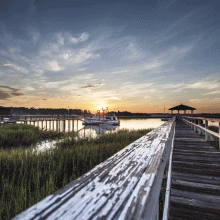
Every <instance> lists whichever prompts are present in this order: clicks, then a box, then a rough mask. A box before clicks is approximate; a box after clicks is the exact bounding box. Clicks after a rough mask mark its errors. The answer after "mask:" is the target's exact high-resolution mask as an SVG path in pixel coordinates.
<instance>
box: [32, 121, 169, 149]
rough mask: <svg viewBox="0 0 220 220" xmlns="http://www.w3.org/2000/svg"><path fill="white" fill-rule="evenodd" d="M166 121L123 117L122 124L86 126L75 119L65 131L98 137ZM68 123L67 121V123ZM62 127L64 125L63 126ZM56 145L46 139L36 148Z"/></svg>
mask: <svg viewBox="0 0 220 220" xmlns="http://www.w3.org/2000/svg"><path fill="white" fill-rule="evenodd" d="M163 123H165V122H164V121H161V119H121V120H120V126H113V125H104V124H102V125H99V126H95V125H87V126H84V125H83V124H82V121H78V122H77V121H75V122H74V124H72V126H70V129H69V128H68V126H65V131H66V132H67V131H70V132H72V131H74V132H77V131H78V132H77V133H78V136H79V137H81V138H96V137H97V135H100V134H104V133H108V132H116V131H118V130H121V129H128V130H138V129H148V128H157V127H159V126H160V125H162V124H163ZM65 124H66V125H67V123H65ZM61 127H62V126H61ZM62 128H63V129H61V131H64V127H62ZM55 147H56V141H44V142H41V143H39V144H37V145H36V146H35V148H34V150H36V151H37V152H39V151H41V152H42V151H44V150H46V149H54V148H55Z"/></svg>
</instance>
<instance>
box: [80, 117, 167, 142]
mask: <svg viewBox="0 0 220 220" xmlns="http://www.w3.org/2000/svg"><path fill="white" fill-rule="evenodd" d="M163 123H164V122H163V121H161V119H121V120H120V126H113V125H104V124H100V125H99V126H95V125H93V126H92V125H90V126H88V125H87V126H85V127H83V126H82V127H81V129H80V130H79V131H78V134H79V136H80V137H88V138H95V137H96V136H97V135H100V134H104V133H108V132H110V131H111V132H115V131H118V130H121V129H128V130H138V129H148V128H157V127H159V126H160V125H162V124H163Z"/></svg>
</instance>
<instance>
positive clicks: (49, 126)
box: [49, 119, 51, 131]
mask: <svg viewBox="0 0 220 220" xmlns="http://www.w3.org/2000/svg"><path fill="white" fill-rule="evenodd" d="M50 130H51V119H50V120H49V131H50Z"/></svg>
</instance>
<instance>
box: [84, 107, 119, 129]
mask: <svg viewBox="0 0 220 220" xmlns="http://www.w3.org/2000/svg"><path fill="white" fill-rule="evenodd" d="M100 124H107V125H120V120H119V119H118V118H117V117H116V116H115V115H112V116H109V115H105V110H104V109H102V110H101V111H98V113H96V114H95V116H94V117H92V118H89V117H85V118H84V122H83V125H100Z"/></svg>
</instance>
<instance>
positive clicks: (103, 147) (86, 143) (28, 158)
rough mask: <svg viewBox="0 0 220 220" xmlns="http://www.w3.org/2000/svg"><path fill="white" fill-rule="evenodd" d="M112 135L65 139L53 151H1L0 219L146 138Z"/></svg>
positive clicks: (140, 133)
mask: <svg viewBox="0 0 220 220" xmlns="http://www.w3.org/2000/svg"><path fill="white" fill-rule="evenodd" d="M149 131H150V130H149V129H148V130H139V131H128V130H123V131H119V132H112V133H109V134H104V135H102V136H99V137H97V138H96V139H90V140H88V139H80V138H79V139H77V140H76V139H75V138H74V137H73V136H66V137H65V138H64V139H63V141H62V142H61V143H59V144H58V147H57V148H55V149H54V150H53V151H46V152H40V153H39V154H37V152H34V153H32V151H31V150H30V151H28V152H27V153H26V152H25V150H24V149H23V148H17V149H15V150H13V151H9V150H8V149H3V148H1V149H0V150H1V151H0V173H1V179H0V196H1V199H0V219H11V218H12V217H14V216H15V215H17V214H19V213H20V212H22V211H24V210H25V209H27V208H28V207H30V206H32V205H34V204H35V203H37V202H39V201H40V200H42V199H43V198H45V197H46V196H48V195H50V194H53V193H54V192H56V191H57V190H58V189H60V188H62V187H64V186H65V185H66V184H68V183H69V182H71V181H73V180H74V179H76V178H77V177H80V176H81V175H83V174H84V173H86V172H88V171H89V170H90V169H92V168H93V167H95V166H96V165H98V164H99V163H101V162H103V161H104V160H106V159H107V158H109V157H110V156H111V155H113V154H114V153H116V152H118V151H119V150H121V149H123V148H124V147H126V146H127V145H128V144H130V143H131V142H133V141H135V140H136V139H138V138H139V137H141V136H143V135H145V134H146V133H147V132H149Z"/></svg>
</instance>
